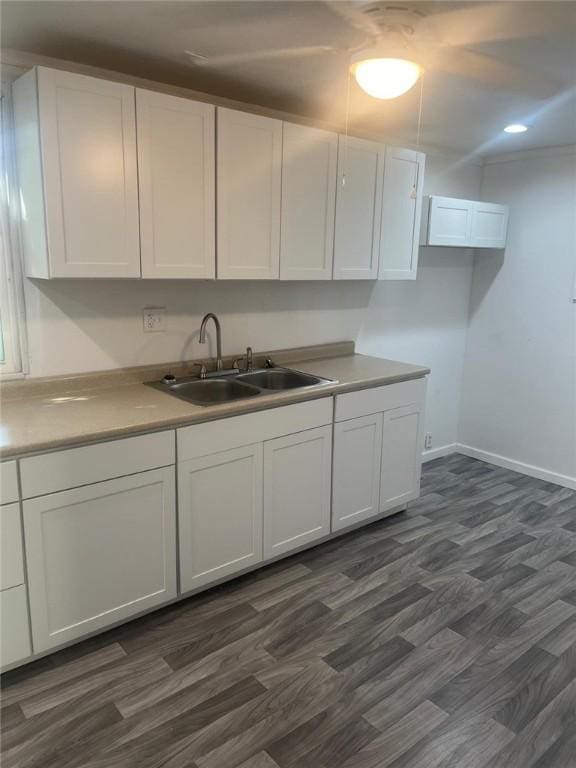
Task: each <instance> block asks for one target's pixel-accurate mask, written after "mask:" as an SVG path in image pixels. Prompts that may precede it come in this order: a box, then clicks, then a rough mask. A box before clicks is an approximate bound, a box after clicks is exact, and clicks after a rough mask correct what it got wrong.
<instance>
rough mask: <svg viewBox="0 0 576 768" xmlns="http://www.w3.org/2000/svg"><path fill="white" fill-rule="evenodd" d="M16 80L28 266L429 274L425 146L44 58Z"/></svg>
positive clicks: (42, 269)
mask: <svg viewBox="0 0 576 768" xmlns="http://www.w3.org/2000/svg"><path fill="white" fill-rule="evenodd" d="M13 89H14V115H15V128H16V154H17V167H18V176H19V185H20V197H21V202H22V239H23V249H24V256H25V271H26V274H27V276H28V277H36V278H44V279H50V278H82V277H83V278H114V277H118V278H119V277H123V278H130V277H131V278H173V279H213V278H217V279H221V280H278V279H280V280H332V279H334V280H376V279H378V278H379V279H382V280H404V279H407V280H410V279H414V278H415V277H416V269H417V264H418V237H417V233H418V231H419V226H418V222H419V217H420V200H421V195H422V184H423V179H424V156H423V155H422V154H421V153H418V152H413V151H411V150H404V149H398V148H394V147H388V148H386V147H385V146H384V145H383V144H380V143H378V142H374V141H367V140H365V139H360V138H355V137H350V136H348V137H346V136H338V134H336V133H333V132H330V131H325V130H319V129H317V128H311V127H307V126H302V125H296V124H293V123H287V122H282V121H281V120H276V119H273V118H269V117H264V116H261V115H255V114H250V113H247V112H240V111H238V110H231V109H226V108H220V107H218V108H216V107H214V106H213V105H211V104H206V103H200V102H197V101H193V100H190V99H185V98H181V97H176V96H172V95H168V94H163V93H159V92H156V91H147V90H141V89H135V88H134V87H132V86H130V85H125V84H122V83H116V82H111V81H106V80H101V79H98V78H93V77H86V76H84V75H77V74H73V73H69V72H63V71H60V70H52V69H48V68H45V67H38V68H36V69H34V70H31V71H30V72H28V73H26V74H25V75H23V76H22V77H21V78H19V79H18V80H17V81H16V82H15V83H14V86H13ZM451 215H452V219H454V217H455V216H456V218H457V215H456V214H454V213H452V214H451ZM452 219H451V220H450V221H452ZM458 221H459V220H458ZM448 224H450V222H448ZM448 224H447V225H446V226H448ZM446 226H444V224H443V222H440V224H439V234H436V235H434V236H433V239H434V237H435V238H436V240H438V241H439V240H440V239H442V237H443V238H444V241H443V242H442V243H440V242H437V244H445V241H446V240H449V241H450V243H449V244H454V245H456V244H462V243H463V241H464V240H467V239H470V238H473V240H474V242H475V243H476V244H477V247H496V246H495V245H494V242H496V240H497V238H498V237H499V226H501V222H500V223H499V222H498V221H497V217H496V216H495V211H493V210H491V209H490V208H489V207H487V206H484V207H483V208H482V209H478V211H477V212H476V213H475V216H474V217H472V212H471V211H470V221H469V222H465V225H464V234H463V235H462V234H456V235H454V234H447V233H446V232H445V230H446Z"/></svg>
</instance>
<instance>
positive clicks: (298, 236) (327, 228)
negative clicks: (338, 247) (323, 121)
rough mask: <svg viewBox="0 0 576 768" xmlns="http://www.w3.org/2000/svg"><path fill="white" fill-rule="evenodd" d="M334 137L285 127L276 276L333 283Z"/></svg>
mask: <svg viewBox="0 0 576 768" xmlns="http://www.w3.org/2000/svg"><path fill="white" fill-rule="evenodd" d="M337 156H338V136H337V135H336V134H335V133H329V132H328V131H321V130H318V129H316V128H307V127H305V126H302V125H294V124H293V123H284V137H283V143H282V218H281V221H282V226H281V241H280V278H281V279H282V280H331V279H332V259H333V254H334V207H335V204H336V163H337Z"/></svg>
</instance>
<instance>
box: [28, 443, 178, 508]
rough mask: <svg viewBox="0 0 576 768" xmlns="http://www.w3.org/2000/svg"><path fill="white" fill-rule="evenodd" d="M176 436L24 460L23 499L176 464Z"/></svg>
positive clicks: (76, 450) (107, 444)
mask: <svg viewBox="0 0 576 768" xmlns="http://www.w3.org/2000/svg"><path fill="white" fill-rule="evenodd" d="M174 461H175V443H174V432H173V431H172V430H170V431H168V432H156V433H154V434H151V435H139V436H138V437H128V438H125V439H122V440H113V441H109V442H106V443H97V444H96V445H86V446H84V447H82V448H70V449H68V450H66V451H58V452H57V453H47V454H44V455H42V456H32V457H30V458H29V459H22V460H21V462H20V473H21V477H22V497H23V498H24V499H29V498H31V497H32V496H43V495H45V494H47V493H55V492H57V491H65V490H67V489H69V488H76V487H78V486H81V485H88V484H89V483H99V482H101V481H102V480H111V479H113V478H115V477H123V476H124V475H133V474H135V473H136V472H144V471H145V470H147V469H155V468H156V467H165V466H168V465H169V464H174Z"/></svg>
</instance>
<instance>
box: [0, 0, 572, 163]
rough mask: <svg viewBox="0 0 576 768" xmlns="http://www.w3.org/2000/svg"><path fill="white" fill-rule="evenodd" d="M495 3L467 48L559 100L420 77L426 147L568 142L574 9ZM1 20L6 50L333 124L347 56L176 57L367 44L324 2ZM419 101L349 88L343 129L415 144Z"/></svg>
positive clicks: (67, 6)
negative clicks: (543, 85) (223, 61)
mask: <svg viewBox="0 0 576 768" xmlns="http://www.w3.org/2000/svg"><path fill="white" fill-rule="evenodd" d="M407 4H411V5H417V7H418V8H419V9H420V10H424V11H425V12H426V13H428V14H436V13H441V12H444V11H446V10H452V9H454V10H458V9H462V8H466V9H470V8H471V7H472V6H475V7H477V6H479V5H483V4H482V3H471V2H466V3H462V2H460V3H445V2H424V3H417V4H415V3H411V2H410V0H409V2H408V3H406V2H403V5H407ZM491 5H492V7H493V5H494V4H491ZM499 5H501V6H506V14H505V16H504V17H501V20H500V22H499V23H494V22H491V21H490V16H487V17H486V24H485V25H484V27H485V28H483V29H481V30H479V31H478V35H480V34H481V36H482V39H483V40H484V41H485V42H482V43H476V44H475V45H474V46H468V47H473V48H474V50H476V51H478V52H481V53H487V54H490V55H492V56H496V57H498V58H499V59H500V60H502V61H504V62H507V63H509V64H511V65H514V66H516V67H519V68H520V69H522V70H524V71H527V72H531V73H534V75H536V76H542V75H544V76H546V77H547V78H549V79H550V80H551V82H553V83H554V84H555V91H556V92H555V94H554V95H553V96H552V97H549V98H547V99H544V100H543V99H538V98H534V97H529V96H527V95H526V94H523V93H521V92H520V91H519V90H518V89H516V88H508V89H503V88H496V87H494V86H488V85H484V84H481V83H480V82H477V81H474V80H472V79H469V78H466V77H462V76H460V75H454V74H448V73H442V72H437V71H434V69H432V70H431V71H428V72H427V73H426V76H425V78H424V89H423V111H422V133H421V139H422V142H423V143H424V144H425V145H433V146H438V147H444V148H448V149H450V150H455V151H458V152H460V153H473V154H478V155H491V154H498V153H502V152H510V151H514V150H516V149H528V148H535V147H546V146H554V145H564V144H572V143H574V142H576V2H572V1H571V0H565V1H564V2H555V1H554V0H551V1H549V2H537V1H536V2H533V1H529V2H524V0H516V1H515V2H509V3H508V2H506V3H505V2H503V0H499ZM1 12H2V46H3V47H4V48H13V49H17V50H21V51H27V52H32V53H38V54H42V55H45V56H52V57H56V58H60V59H66V60H69V61H75V62H80V63H82V64H90V65H93V66H98V67H104V68H106V69H112V70H117V71H120V72H125V73H127V74H131V75H137V76H140V77H145V78H149V79H151V80H157V81H160V82H166V83H171V84H174V85H179V86H184V87H188V88H192V89H195V90H199V91H203V92H207V93H212V94H215V95H218V96H226V97H229V98H233V99H237V100H240V101H244V102H249V103H253V104H260V105H262V106H265V107H270V108H273V109H281V110H284V111H288V112H292V113H296V114H300V115H303V116H306V117H313V118H319V119H322V120H326V121H328V122H333V123H337V124H343V122H344V117H345V114H346V101H347V99H346V94H347V83H348V74H347V73H348V61H349V54H348V53H347V52H346V51H345V50H342V51H341V52H337V53H322V54H319V55H315V56H312V57H304V58H301V59H292V60H284V61H267V60H259V61H253V62H248V61H246V62H242V63H241V64H238V63H236V64H234V65H233V66H228V67H222V68H218V69H207V68H200V67H195V66H193V65H191V64H190V60H189V58H188V57H187V56H186V55H185V54H184V51H185V50H193V51H195V52H197V53H200V54H204V55H208V56H210V55H221V54H229V53H239V52H241V53H243V52H249V51H255V50H259V49H274V48H286V47H292V46H312V45H333V46H336V47H339V48H340V47H341V48H342V49H345V48H347V47H350V46H354V45H360V44H361V43H362V41H363V33H362V32H361V31H359V30H358V29H355V28H354V27H352V26H350V24H348V23H347V22H346V21H345V20H344V19H343V18H342V17H341V16H339V15H338V14H337V13H335V12H334V11H333V10H332V9H331V8H330V7H329V5H328V4H327V3H324V2H320V0H318V1H316V0H308V1H307V2H306V1H305V2H302V1H300V0H294V1H293V2H290V1H286V0H282V1H278V2H277V1H276V0H258V1H254V0H244V1H242V2H229V1H228V0H212V2H172V1H171V0H166V1H165V2H164V1H160V0H157V1H154V0H148V1H146V2H139V1H138V0H132V1H128V2H125V1H124V0H116V1H114V2H108V1H107V0H102V1H97V2H94V1H93V0H75V2H59V1H58V2H56V1H54V2H53V1H52V0H43V1H42V2H35V1H33V0H32V1H29V2H22V1H21V0H15V1H13V0H4V2H3V3H2V9H1ZM502 19H504V21H503V20H502ZM527 20H528V21H529V22H530V25H529V26H530V28H531V30H532V34H531V36H529V37H525V36H523V32H522V30H523V29H524V28H525V26H526V22H527ZM475 26H477V25H475V24H473V23H471V24H470V27H471V28H473V27H475ZM534 30H538V31H537V32H536V34H534V33H533V31H534ZM540 30H541V31H540ZM471 31H472V32H474V34H476V32H475V31H474V30H473V29H472V30H471ZM487 40H489V41H490V42H486V41H487ZM419 92H420V89H419V88H418V87H415V88H413V89H412V90H411V91H409V92H408V93H407V94H405V95H404V96H402V97H400V98H398V99H396V100H393V101H377V100H375V99H372V98H370V97H369V96H367V95H365V94H364V93H363V92H362V91H360V89H359V88H358V87H357V85H356V84H355V83H354V82H352V84H351V87H350V129H351V130H352V131H354V130H355V129H358V130H362V131H368V132H370V133H374V134H377V135H381V136H383V137H386V136H387V137H395V138H401V139H403V140H404V141H405V142H406V143H407V144H413V143H414V142H415V140H416V126H417V122H418V106H419V104H418V102H419ZM518 121H520V122H528V123H529V124H531V126H532V127H531V129H530V130H529V131H528V132H527V133H526V134H522V135H516V136H508V135H506V134H503V133H502V128H503V126H504V125H506V124H507V123H509V122H518Z"/></svg>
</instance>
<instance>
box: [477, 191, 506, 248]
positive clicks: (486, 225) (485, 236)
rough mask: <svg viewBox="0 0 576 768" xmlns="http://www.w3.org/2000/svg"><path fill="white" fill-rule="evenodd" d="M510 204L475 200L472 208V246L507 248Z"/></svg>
mask: <svg viewBox="0 0 576 768" xmlns="http://www.w3.org/2000/svg"><path fill="white" fill-rule="evenodd" d="M507 231H508V206H507V205H499V204H498V203H479V202H475V203H474V207H473V209H472V233H471V236H470V245H471V246H472V248H505V247H506V233H507Z"/></svg>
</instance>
